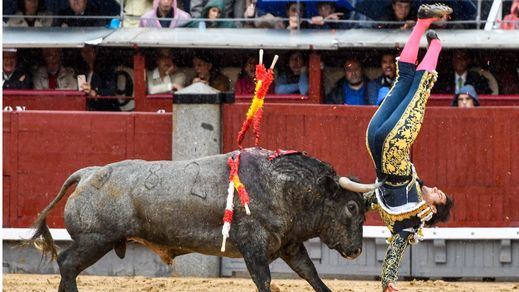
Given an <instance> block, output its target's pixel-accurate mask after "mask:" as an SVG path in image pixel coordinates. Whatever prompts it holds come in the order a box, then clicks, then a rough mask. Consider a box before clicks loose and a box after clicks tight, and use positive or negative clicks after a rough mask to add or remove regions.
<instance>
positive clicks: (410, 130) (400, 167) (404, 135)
mask: <svg viewBox="0 0 519 292" xmlns="http://www.w3.org/2000/svg"><path fill="white" fill-rule="evenodd" d="M437 76H438V74H437V73H436V72H429V71H426V72H424V74H423V76H422V79H421V80H420V84H419V86H418V89H417V91H416V93H415V95H414V96H413V99H412V100H411V102H410V103H409V105H408V106H407V108H406V110H405V112H404V114H403V115H402V117H401V118H400V119H399V120H398V122H397V123H396V125H395V127H394V128H393V129H392V130H391V132H389V134H388V135H387V137H386V139H385V140H384V146H383V150H382V171H383V172H384V173H387V174H394V175H408V174H410V173H411V162H410V161H409V151H410V148H411V145H412V144H413V142H414V140H415V139H416V137H417V136H418V132H420V128H421V126H422V121H423V117H424V113H425V105H426V103H427V99H428V98H429V95H430V93H431V89H432V87H433V85H434V82H436V79H437ZM368 148H369V147H368Z"/></svg>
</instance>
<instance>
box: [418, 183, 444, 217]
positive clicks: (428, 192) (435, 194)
mask: <svg viewBox="0 0 519 292" xmlns="http://www.w3.org/2000/svg"><path fill="white" fill-rule="evenodd" d="M422 194H423V199H424V200H425V202H426V203H427V205H429V207H431V210H432V211H433V213H436V206H437V205H443V204H445V203H446V202H447V196H446V195H445V193H444V192H442V191H441V190H440V189H438V188H437V187H433V188H430V187H427V186H423V187H422Z"/></svg>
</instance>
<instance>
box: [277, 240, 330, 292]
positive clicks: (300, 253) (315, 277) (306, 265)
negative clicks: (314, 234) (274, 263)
mask: <svg viewBox="0 0 519 292" xmlns="http://www.w3.org/2000/svg"><path fill="white" fill-rule="evenodd" d="M280 256H281V258H282V259H283V260H284V261H285V262H286V263H287V264H288V265H289V266H290V268H292V270H294V271H295V272H296V273H297V274H298V275H299V276H300V277H301V278H303V279H305V280H306V281H307V282H308V283H310V285H312V287H313V288H314V289H315V291H331V290H330V289H329V288H328V287H327V286H326V285H325V284H324V283H323V281H322V280H321V278H319V274H317V270H316V269H315V266H314V263H313V262H312V260H311V259H310V256H308V252H307V251H306V248H305V246H304V245H303V243H294V244H291V245H288V246H286V247H285V248H284V249H283V251H282V253H281V255H280Z"/></svg>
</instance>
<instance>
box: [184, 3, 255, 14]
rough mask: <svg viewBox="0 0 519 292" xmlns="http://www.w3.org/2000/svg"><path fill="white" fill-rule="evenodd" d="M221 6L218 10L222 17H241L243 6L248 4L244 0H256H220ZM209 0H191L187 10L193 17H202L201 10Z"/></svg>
mask: <svg viewBox="0 0 519 292" xmlns="http://www.w3.org/2000/svg"><path fill="white" fill-rule="evenodd" d="M222 1H223V7H222V9H221V10H220V11H221V14H222V18H233V17H242V15H243V11H244V10H245V6H246V5H248V4H250V3H246V1H254V4H255V3H256V0H222ZM208 2H209V0H191V1H190V9H189V12H190V14H191V16H192V17H193V18H204V17H203V15H204V13H203V11H204V7H205V6H206V5H207V3H208Z"/></svg>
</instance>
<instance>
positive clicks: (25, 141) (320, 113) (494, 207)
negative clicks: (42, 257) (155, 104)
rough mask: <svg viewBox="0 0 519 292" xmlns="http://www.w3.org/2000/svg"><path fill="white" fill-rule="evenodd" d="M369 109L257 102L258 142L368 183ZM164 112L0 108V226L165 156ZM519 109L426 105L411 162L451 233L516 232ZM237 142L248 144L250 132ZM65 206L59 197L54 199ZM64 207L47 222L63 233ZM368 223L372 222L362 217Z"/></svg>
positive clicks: (235, 127) (237, 120)
mask: <svg viewBox="0 0 519 292" xmlns="http://www.w3.org/2000/svg"><path fill="white" fill-rule="evenodd" d="M247 108H248V104H233V105H224V110H223V129H225V130H224V131H223V138H224V143H223V144H224V145H223V149H224V151H225V152H227V151H231V150H234V149H236V148H237V145H236V141H235V138H236V133H237V132H238V131H239V128H240V126H241V124H242V122H243V119H244V117H245V112H246V110H247ZM374 111H375V107H351V106H327V105H291V104H277V105H266V109H265V114H264V118H263V122H262V140H261V145H262V146H263V147H265V148H269V149H276V148H281V147H282V148H284V149H297V150H303V151H307V152H308V153H309V155H312V156H315V157H318V158H319V159H321V160H324V161H327V162H330V163H331V164H332V165H333V166H334V167H335V169H336V170H337V171H338V173H339V174H341V175H355V176H357V177H359V178H360V179H361V180H362V181H365V182H371V181H373V179H374V169H373V164H372V162H371V161H370V158H369V155H368V154H367V151H366V146H365V139H364V136H365V129H366V126H367V123H368V121H369V119H370V118H371V115H372V114H373V112H374ZM171 124H172V119H171V115H170V114H155V113H92V112H46V111H38V112H36V111H28V112H4V125H3V131H4V133H3V134H4V136H3V137H4V149H3V154H4V163H3V168H4V173H3V178H4V184H3V191H4V193H3V199H4V207H3V208H4V209H3V210H4V216H3V220H4V227H28V226H29V225H30V224H31V223H32V221H33V220H34V219H35V216H36V213H37V212H39V211H41V210H42V208H44V207H45V206H46V205H47V204H48V203H49V202H50V201H51V200H52V199H53V198H54V196H55V195H56V193H57V192H58V190H59V188H60V187H61V184H62V183H63V181H64V180H65V178H66V177H67V176H68V175H70V174H71V173H72V172H73V171H75V170H76V169H78V168H81V167H84V166H89V165H103V164H106V163H110V162H114V161H119V160H123V159H128V158H142V159H147V160H157V159H171ZM517 133H519V108H511V107H494V108H484V107H482V108H477V109H466V110H463V109H455V108H434V107H433V108H429V109H428V112H427V114H426V118H425V122H424V126H423V130H422V132H421V134H420V136H419V138H418V141H417V142H416V143H415V146H414V148H413V152H412V156H413V160H414V162H415V165H416V167H417V169H418V173H419V174H420V176H421V178H423V179H424V180H425V181H426V182H427V184H428V185H432V186H435V185H437V186H440V187H441V188H442V189H444V190H445V191H446V192H447V193H449V194H452V195H453V196H454V198H455V200H456V208H455V213H454V220H453V221H451V223H449V224H447V226H452V227H472V226H474V227H488V226H499V227H517V226H519V208H517V207H516V206H519V186H518V183H519V180H518V178H517V177H518V174H519V157H518V156H517V153H519V151H518V150H519V137H518V136H517ZM245 145H252V137H251V136H250V135H249V136H247V139H246V140H245ZM63 202H64V201H63ZM62 208H63V203H61V205H60V208H57V209H56V210H55V211H54V212H53V213H51V216H50V217H49V223H50V225H51V226H52V227H62V226H63V225H62V224H63V223H62V222H63V221H62V218H61V216H60V214H61V213H62ZM367 223H368V224H380V221H379V220H378V215H376V214H374V213H371V214H369V215H368V221H367Z"/></svg>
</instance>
